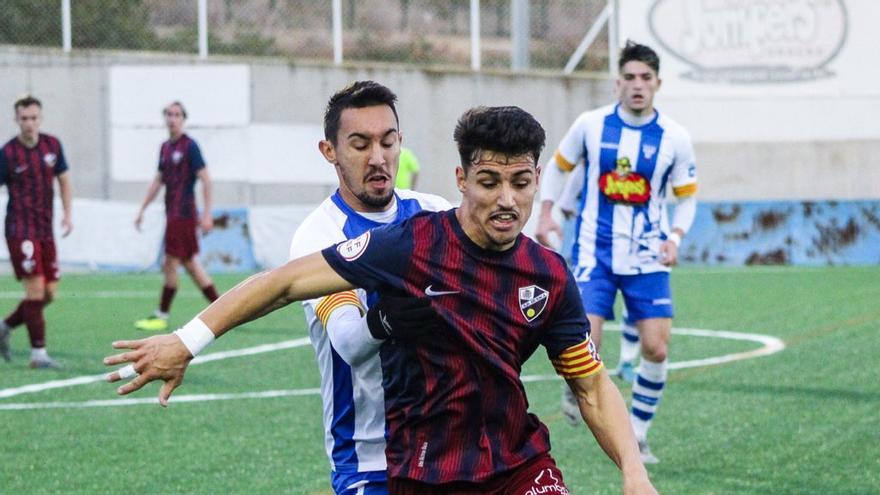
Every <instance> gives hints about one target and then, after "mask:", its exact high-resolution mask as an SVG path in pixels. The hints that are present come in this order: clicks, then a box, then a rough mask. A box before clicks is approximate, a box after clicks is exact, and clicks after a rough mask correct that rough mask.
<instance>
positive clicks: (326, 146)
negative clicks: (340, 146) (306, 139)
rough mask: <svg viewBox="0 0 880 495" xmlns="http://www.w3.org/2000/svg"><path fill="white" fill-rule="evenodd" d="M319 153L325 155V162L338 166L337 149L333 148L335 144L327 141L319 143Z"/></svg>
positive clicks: (323, 140)
mask: <svg viewBox="0 0 880 495" xmlns="http://www.w3.org/2000/svg"><path fill="white" fill-rule="evenodd" d="M318 151H320V152H321V154H322V155H324V159H325V160H327V161H328V162H330V163H332V164H333V165H336V148H334V147H333V143H331V142H330V141H329V140H327V139H322V140H320V141H318Z"/></svg>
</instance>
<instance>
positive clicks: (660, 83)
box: [657, 77, 663, 91]
mask: <svg viewBox="0 0 880 495" xmlns="http://www.w3.org/2000/svg"><path fill="white" fill-rule="evenodd" d="M662 85H663V79H660V77H657V91H660V86H662Z"/></svg>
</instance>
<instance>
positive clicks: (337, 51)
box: [333, 0, 342, 65]
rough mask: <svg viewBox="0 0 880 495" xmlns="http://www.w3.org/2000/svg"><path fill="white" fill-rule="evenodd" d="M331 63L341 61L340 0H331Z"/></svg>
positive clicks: (339, 62)
mask: <svg viewBox="0 0 880 495" xmlns="http://www.w3.org/2000/svg"><path fill="white" fill-rule="evenodd" d="M333 63H334V64H336V65H339V64H341V63H342V0H333Z"/></svg>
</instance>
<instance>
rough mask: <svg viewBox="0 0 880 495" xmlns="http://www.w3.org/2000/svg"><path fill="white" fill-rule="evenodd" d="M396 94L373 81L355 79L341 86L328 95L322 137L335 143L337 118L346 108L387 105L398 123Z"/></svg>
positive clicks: (337, 128)
mask: <svg viewBox="0 0 880 495" xmlns="http://www.w3.org/2000/svg"><path fill="white" fill-rule="evenodd" d="M396 102H397V95H396V94H394V92H393V91H391V90H390V89H388V88H386V87H385V86H383V85H381V84H379V83H377V82H375V81H355V82H354V83H352V84H349V85H348V86H346V87H344V88H342V89H341V90H339V91H338V92H336V94H334V95H333V96H331V97H330V101H328V102H327V110H326V111H325V112H324V139H327V140H328V141H330V142H331V143H333V145H334V146H335V145H336V134H337V133H338V132H339V118H340V116H341V115H342V111H343V110H345V109H346V108H366V107H374V106H378V105H388V106H389V107H391V111H392V112H394V119H395V120H396V121H397V125H398V126H399V125H400V117H398V116H397V108H396V107H395V106H394V104H395V103H396Z"/></svg>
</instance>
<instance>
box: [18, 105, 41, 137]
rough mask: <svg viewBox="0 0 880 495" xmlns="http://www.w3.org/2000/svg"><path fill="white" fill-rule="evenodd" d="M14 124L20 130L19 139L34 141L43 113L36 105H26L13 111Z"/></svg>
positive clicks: (38, 132) (38, 131) (37, 134)
mask: <svg viewBox="0 0 880 495" xmlns="http://www.w3.org/2000/svg"><path fill="white" fill-rule="evenodd" d="M15 122H16V123H17V124H18V127H19V128H20V129H21V137H22V139H24V140H25V141H28V142H31V141H36V140H37V137H38V136H39V134H40V124H42V123H43V112H42V110H41V109H40V107H39V106H37V105H28V106H26V107H18V108H16V109H15Z"/></svg>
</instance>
